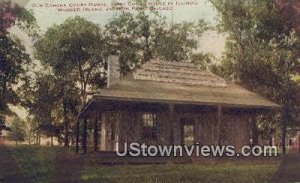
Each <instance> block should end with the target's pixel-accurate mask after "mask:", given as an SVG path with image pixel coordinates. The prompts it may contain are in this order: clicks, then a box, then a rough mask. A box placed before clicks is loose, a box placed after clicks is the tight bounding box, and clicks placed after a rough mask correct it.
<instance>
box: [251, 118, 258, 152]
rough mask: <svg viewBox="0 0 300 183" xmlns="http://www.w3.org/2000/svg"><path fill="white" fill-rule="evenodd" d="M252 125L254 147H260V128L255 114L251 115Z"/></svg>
mask: <svg viewBox="0 0 300 183" xmlns="http://www.w3.org/2000/svg"><path fill="white" fill-rule="evenodd" d="M251 125H252V146H255V145H258V128H257V124H256V115H255V114H254V113H253V114H252V115H251Z"/></svg>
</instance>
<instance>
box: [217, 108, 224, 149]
mask: <svg viewBox="0 0 300 183" xmlns="http://www.w3.org/2000/svg"><path fill="white" fill-rule="evenodd" d="M222 116H223V111H222V106H220V105H218V112H217V131H218V133H217V135H218V138H217V139H218V145H222V138H223V129H222V126H223V125H222Z"/></svg>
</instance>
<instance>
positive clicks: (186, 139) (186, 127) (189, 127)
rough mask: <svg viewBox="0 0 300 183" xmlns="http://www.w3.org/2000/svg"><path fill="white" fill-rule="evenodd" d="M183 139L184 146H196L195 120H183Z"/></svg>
mask: <svg viewBox="0 0 300 183" xmlns="http://www.w3.org/2000/svg"><path fill="white" fill-rule="evenodd" d="M181 137H182V139H181V143H182V144H183V145H187V146H191V145H194V144H195V126H194V120H193V119H191V118H182V119H181Z"/></svg>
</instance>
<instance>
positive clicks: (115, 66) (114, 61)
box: [107, 55, 121, 88]
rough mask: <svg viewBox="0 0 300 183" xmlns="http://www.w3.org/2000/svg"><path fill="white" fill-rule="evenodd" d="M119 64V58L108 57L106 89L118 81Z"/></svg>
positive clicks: (114, 56)
mask: <svg viewBox="0 0 300 183" xmlns="http://www.w3.org/2000/svg"><path fill="white" fill-rule="evenodd" d="M120 71H121V70H120V62H119V57H118V56H116V55H111V56H109V57H108V69H107V87H108V88H109V87H111V86H112V85H114V84H116V83H117V82H118V81H119V80H120V76H121V74H120Z"/></svg>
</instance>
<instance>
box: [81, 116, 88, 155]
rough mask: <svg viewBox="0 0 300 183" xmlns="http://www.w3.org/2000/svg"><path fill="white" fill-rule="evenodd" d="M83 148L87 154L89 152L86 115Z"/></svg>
mask: <svg viewBox="0 0 300 183" xmlns="http://www.w3.org/2000/svg"><path fill="white" fill-rule="evenodd" d="M82 148H83V153H84V154H85V153H86V152H87V118H86V117H85V118H84V120H83V135H82Z"/></svg>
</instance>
